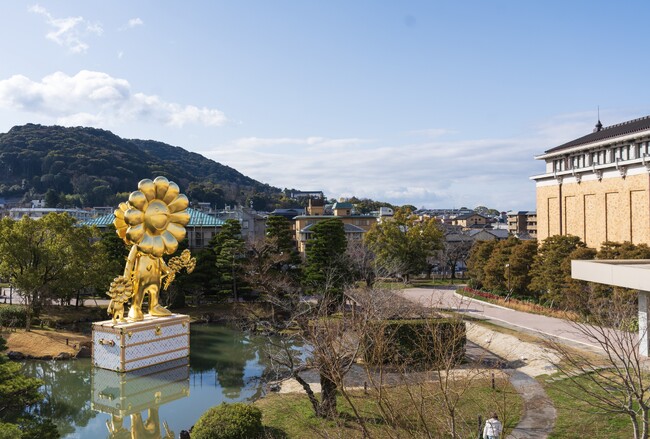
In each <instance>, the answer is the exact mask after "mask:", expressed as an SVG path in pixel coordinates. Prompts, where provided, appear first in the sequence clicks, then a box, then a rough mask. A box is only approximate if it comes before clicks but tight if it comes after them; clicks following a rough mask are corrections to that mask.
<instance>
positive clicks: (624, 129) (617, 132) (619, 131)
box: [546, 116, 650, 154]
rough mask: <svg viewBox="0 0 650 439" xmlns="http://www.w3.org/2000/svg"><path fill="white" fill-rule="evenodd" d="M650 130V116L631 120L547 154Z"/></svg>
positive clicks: (550, 150) (568, 143) (596, 132)
mask: <svg viewBox="0 0 650 439" xmlns="http://www.w3.org/2000/svg"><path fill="white" fill-rule="evenodd" d="M648 129H650V116H646V117H641V118H639V119H633V120H629V121H627V122H623V123H619V124H616V125H612V126H609V127H605V128H603V129H601V130H600V131H595V132H593V133H591V134H587V135H586V136H582V137H580V138H578V139H575V140H572V141H570V142H567V143H565V144H562V145H560V146H556V147H555V148H551V149H549V150H548V151H546V153H547V154H548V153H551V152H556V151H560V150H562V149H565V148H571V147H572V146H578V145H583V144H586V143H591V142H597V141H599V140H605V139H610V138H613V137H618V136H624V135H626V134H631V133H636V132H638V131H645V130H648Z"/></svg>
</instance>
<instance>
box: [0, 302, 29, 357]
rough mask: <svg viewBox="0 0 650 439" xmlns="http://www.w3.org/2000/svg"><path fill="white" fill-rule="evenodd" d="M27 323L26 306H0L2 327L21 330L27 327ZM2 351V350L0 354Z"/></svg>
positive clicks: (0, 324) (0, 325)
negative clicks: (20, 328)
mask: <svg viewBox="0 0 650 439" xmlns="http://www.w3.org/2000/svg"><path fill="white" fill-rule="evenodd" d="M26 321H27V310H26V309H25V307H24V306H18V305H6V306H0V327H3V326H4V327H6V328H19V327H23V326H25V323H26ZM2 350H3V349H0V352H1V351H2Z"/></svg>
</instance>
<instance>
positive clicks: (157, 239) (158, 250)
mask: <svg viewBox="0 0 650 439" xmlns="http://www.w3.org/2000/svg"><path fill="white" fill-rule="evenodd" d="M163 253H165V244H164V242H163V239H162V236H160V235H158V236H154V237H153V248H152V250H151V254H152V255H153V256H155V257H157V258H159V257H161V256H162V255H163Z"/></svg>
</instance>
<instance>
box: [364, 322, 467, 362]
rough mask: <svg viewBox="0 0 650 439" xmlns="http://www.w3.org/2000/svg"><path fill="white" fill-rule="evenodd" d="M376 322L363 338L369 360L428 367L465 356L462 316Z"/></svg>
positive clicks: (459, 360)
mask: <svg viewBox="0 0 650 439" xmlns="http://www.w3.org/2000/svg"><path fill="white" fill-rule="evenodd" d="M376 326H377V328H376V329H375V330H373V331H369V332H368V333H367V334H366V336H365V339H364V357H365V361H366V362H368V363H370V364H379V363H385V364H393V365H396V366H407V367H409V368H415V369H431V368H436V367H445V366H446V365H450V364H451V365H456V364H458V363H460V362H461V361H462V359H463V357H464V356H465V343H466V335H465V323H464V322H463V321H461V320H458V319H415V320H388V321H384V322H377V323H376Z"/></svg>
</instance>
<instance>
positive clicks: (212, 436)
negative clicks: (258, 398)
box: [192, 403, 264, 439]
mask: <svg viewBox="0 0 650 439" xmlns="http://www.w3.org/2000/svg"><path fill="white" fill-rule="evenodd" d="M263 431H264V430H263V427H262V412H261V411H260V409H258V408H257V407H255V406H252V405H248V404H244V403H234V404H226V403H223V404H221V405H218V406H216V407H212V408H210V409H209V410H208V411H206V412H205V413H203V414H202V415H201V417H200V418H199V420H198V421H197V422H196V424H194V428H193V429H192V439H255V438H258V437H260V436H261V435H262V433H263Z"/></svg>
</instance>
